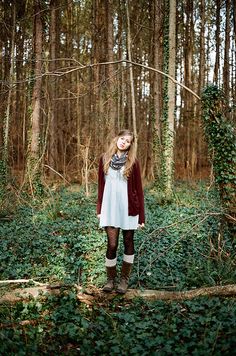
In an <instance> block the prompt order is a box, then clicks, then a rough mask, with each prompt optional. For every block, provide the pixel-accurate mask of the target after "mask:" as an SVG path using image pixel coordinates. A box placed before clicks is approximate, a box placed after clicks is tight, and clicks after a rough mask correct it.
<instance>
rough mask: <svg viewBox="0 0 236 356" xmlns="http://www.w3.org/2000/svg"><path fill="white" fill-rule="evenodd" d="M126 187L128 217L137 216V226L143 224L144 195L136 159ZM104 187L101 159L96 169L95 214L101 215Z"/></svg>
mask: <svg viewBox="0 0 236 356" xmlns="http://www.w3.org/2000/svg"><path fill="white" fill-rule="evenodd" d="M127 183H128V184H127V187H128V214H129V216H135V215H139V221H138V222H139V224H143V223H144V222H145V212H144V194H143V187H142V179H141V173H140V166H139V162H138V160H137V159H136V160H135V162H134V164H133V167H132V170H131V173H130V175H129V177H128V179H127ZM104 187H105V174H104V170H103V159H102V157H101V159H100V162H99V168H98V199H97V214H100V213H101V207H102V198H103V192H104Z"/></svg>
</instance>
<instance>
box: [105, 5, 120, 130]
mask: <svg viewBox="0 0 236 356" xmlns="http://www.w3.org/2000/svg"><path fill="white" fill-rule="evenodd" d="M112 4H113V1H111V0H108V1H106V14H107V16H106V18H107V26H106V28H107V60H108V62H112V61H114V54H113V48H114V39H113V6H112ZM114 75H115V71H114V65H112V64H108V65H107V83H108V84H107V97H108V110H107V112H108V123H109V127H110V130H109V131H111V132H112V133H113V136H114V132H116V130H117V127H116V116H117V115H116V108H117V107H116V105H115V85H114V84H115V78H114Z"/></svg>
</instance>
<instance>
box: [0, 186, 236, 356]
mask: <svg viewBox="0 0 236 356" xmlns="http://www.w3.org/2000/svg"><path fill="white" fill-rule="evenodd" d="M145 199H146V215H147V223H146V227H145V229H144V230H142V231H138V232H137V233H136V236H135V245H136V255H135V256H136V257H135V264H134V268H133V273H132V276H131V281H130V287H131V288H143V289H158V290H159V289H161V290H188V289H193V288H199V287H204V286H214V285H225V284H229V283H230V284H232V283H235V279H236V276H235V243H234V240H233V238H232V237H230V234H229V232H228V231H227V228H226V226H224V223H223V222H222V214H223V211H222V209H221V207H220V204H219V201H218V197H217V194H216V193H215V192H213V191H211V190H207V189H206V187H205V186H203V185H202V186H201V185H198V186H187V185H183V184H181V185H177V186H176V189H175V196H174V199H173V201H172V202H171V203H168V204H165V203H163V202H162V199H161V198H160V196H159V194H158V192H157V191H156V190H155V189H152V188H149V189H147V190H146V192H145ZM95 205H96V194H95V193H94V194H91V196H90V197H85V194H84V192H83V191H82V190H81V191H79V192H78V191H74V192H73V191H71V189H70V190H68V189H62V190H61V191H60V192H58V193H52V192H51V194H50V196H48V197H45V198H43V199H41V200H40V201H37V202H36V201H34V202H31V203H25V204H21V205H20V206H19V207H18V208H17V210H16V211H15V213H14V215H13V218H12V220H11V221H7V220H3V221H1V224H0V279H1V280H8V279H22V278H26V279H34V280H37V281H40V282H45V283H51V284H53V283H58V282H61V283H64V284H66V285H67V288H66V290H65V291H62V293H61V295H60V296H57V297H52V296H48V298H44V299H39V300H37V301H35V300H31V301H25V302H19V303H16V304H14V305H13V306H12V305H8V304H6V303H5V304H1V305H0V319H1V321H0V323H1V325H0V326H1V328H0V354H1V352H2V354H11V353H12V354H14V355H15V354H22V355H26V354H42V353H44V354H47V353H48V354H50V353H52V352H54V353H61V354H84V355H90V354H91V355H96V354H101V355H113V354H114V355H116V354H117V355H118V354H121V355H129V354H130V355H136V354H137V355H138V354H140V353H142V354H143V355H150V354H153V355H166V354H172V355H174V354H176V355H183V354H186V355H189V354H195V355H201V354H206V353H207V352H208V354H209V355H221V354H222V353H224V354H225V355H227V354H232V351H233V350H235V337H236V331H235V324H236V323H235V322H236V317H235V315H236V303H235V300H234V299H226V298H224V299H220V298H207V297H204V298H197V299H195V300H192V301H183V302H181V303H179V302H171V301H170V302H163V301H156V302H145V301H142V300H136V301H133V302H130V303H127V301H126V302H125V301H124V300H123V299H122V298H119V297H117V298H115V299H114V300H113V301H112V302H109V303H105V304H104V305H96V304H94V305H93V306H90V307H86V306H85V305H84V304H83V303H80V302H79V301H78V300H77V298H76V291H75V290H74V287H73V286H74V284H75V283H76V284H79V285H82V286H84V287H85V286H90V285H94V286H97V287H101V286H102V284H103V283H104V281H105V270H104V256H105V250H106V237H105V234H104V232H103V230H101V229H99V227H98V221H97V217H96V214H95ZM121 260H122V239H121V240H120V246H119V256H118V264H119V266H120V264H121ZM5 289H6V286H4V287H1V289H0V293H1V294H3V293H4V291H5ZM1 294H0V296H1ZM26 320H27V321H30V322H28V324H27V323H26V324H24V323H22V321H26ZM23 325H25V326H23Z"/></svg>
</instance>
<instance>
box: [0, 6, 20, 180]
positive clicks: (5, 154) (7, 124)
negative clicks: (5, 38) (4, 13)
mask: <svg viewBox="0 0 236 356" xmlns="http://www.w3.org/2000/svg"><path fill="white" fill-rule="evenodd" d="M12 6H13V9H12V19H13V21H12V33H11V54H10V73H9V82H10V86H9V91H8V96H7V108H6V115H5V120H4V132H3V152H2V169H1V173H0V176H1V183H0V184H2V183H6V182H7V172H8V155H9V130H10V121H11V113H10V110H11V102H12V92H13V86H12V81H13V78H14V58H15V55H14V51H15V27H16V6H15V3H13V5H12Z"/></svg>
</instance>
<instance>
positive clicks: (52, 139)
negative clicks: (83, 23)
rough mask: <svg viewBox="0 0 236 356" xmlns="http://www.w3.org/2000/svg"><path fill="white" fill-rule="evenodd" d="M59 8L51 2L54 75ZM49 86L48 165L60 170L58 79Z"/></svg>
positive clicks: (51, 68)
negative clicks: (57, 108) (57, 110)
mask: <svg viewBox="0 0 236 356" xmlns="http://www.w3.org/2000/svg"><path fill="white" fill-rule="evenodd" d="M57 6H58V1H55V0H51V2H50V15H51V17H50V32H49V36H50V63H49V70H50V72H52V73H54V72H55V69H56V58H57V55H56V53H57V51H56V47H57V46H56V39H57V10H56V9H57ZM49 80H50V86H49V97H50V100H49V106H50V107H49V147H48V163H49V166H51V167H52V168H54V169H56V170H58V167H57V158H58V157H57V121H56V118H57V113H56V102H55V100H56V97H57V95H56V93H57V79H56V77H51V78H50V79H49ZM50 175H51V176H52V177H55V174H54V172H53V171H52V170H50Z"/></svg>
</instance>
